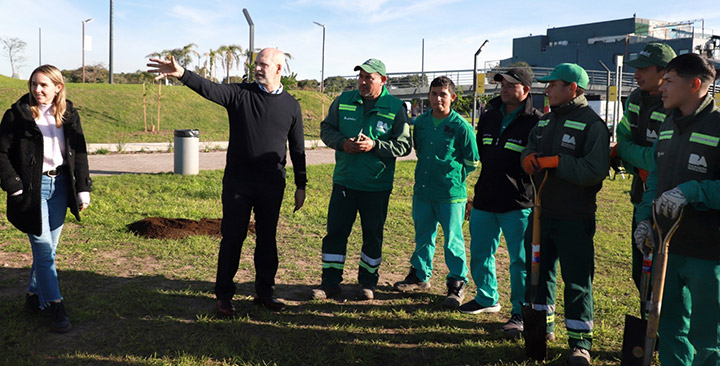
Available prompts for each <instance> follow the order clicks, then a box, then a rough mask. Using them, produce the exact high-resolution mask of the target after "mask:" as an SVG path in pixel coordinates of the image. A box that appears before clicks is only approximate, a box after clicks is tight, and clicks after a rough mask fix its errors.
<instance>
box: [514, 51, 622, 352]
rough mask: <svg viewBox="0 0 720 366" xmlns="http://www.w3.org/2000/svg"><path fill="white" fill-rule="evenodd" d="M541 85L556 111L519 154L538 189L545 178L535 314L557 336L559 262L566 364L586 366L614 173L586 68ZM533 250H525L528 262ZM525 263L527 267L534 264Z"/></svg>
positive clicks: (571, 67) (564, 68)
mask: <svg viewBox="0 0 720 366" xmlns="http://www.w3.org/2000/svg"><path fill="white" fill-rule="evenodd" d="M538 81H542V82H548V85H547V87H546V88H545V94H546V95H547V98H548V102H549V104H550V107H551V110H550V113H548V114H546V115H544V116H543V117H541V118H540V121H538V124H537V126H536V127H535V128H533V130H532V131H530V137H529V139H528V145H527V146H526V147H525V149H523V151H522V153H521V158H522V165H523V169H525V171H526V172H528V173H530V174H534V179H535V182H537V184H539V182H540V181H541V180H542V179H543V175H544V173H545V170H548V178H547V182H546V184H545V187H544V189H543V191H542V193H541V197H540V198H541V200H542V217H541V225H540V227H541V239H540V242H541V245H540V246H539V248H532V250H537V249H539V251H540V253H539V265H540V273H539V283H538V288H537V292H536V295H535V300H534V304H535V306H534V308H535V309H538V310H546V311H547V315H548V320H547V325H548V329H547V332H548V334H550V333H554V322H553V319H554V314H555V311H554V309H555V285H556V283H555V277H556V267H557V262H558V260H559V261H560V266H561V268H562V278H563V281H564V282H565V292H564V295H565V297H564V298H565V327H566V328H567V334H568V343H569V345H570V348H571V353H570V357H569V358H568V363H569V364H570V365H589V364H590V352H589V350H590V347H591V345H592V336H593V292H592V279H593V272H594V244H593V237H594V235H595V211H596V208H597V205H596V195H597V192H598V191H599V190H600V188H601V187H602V181H603V179H604V178H605V176H606V174H607V167H608V165H609V156H610V149H609V146H610V145H609V144H610V141H609V133H608V129H607V126H606V125H605V122H604V121H603V120H602V119H601V118H600V116H598V115H597V114H596V113H595V112H594V111H593V110H592V109H591V108H590V106H588V103H587V99H586V98H585V95H584V91H585V89H586V88H587V86H588V82H589V78H588V75H587V72H586V71H585V70H584V69H583V68H582V67H580V66H578V65H576V64H571V63H563V64H559V65H558V66H556V67H555V68H554V69H553V71H552V72H551V73H550V75H548V76H545V77H541V78H538ZM538 173H542V174H538ZM530 222H531V223H532V220H530ZM530 226H532V224H530ZM528 242H529V241H527V240H526V243H528ZM532 250H530V248H527V247H526V252H527V253H528V254H529V253H532ZM526 262H527V264H528V266H529V265H530V264H531V263H532V259H528V260H527V261H526ZM528 272H530V270H529V268H528ZM528 288H529V286H528ZM529 296H530V295H529V291H528V296H527V298H526V301H530V298H529ZM543 306H544V309H543Z"/></svg>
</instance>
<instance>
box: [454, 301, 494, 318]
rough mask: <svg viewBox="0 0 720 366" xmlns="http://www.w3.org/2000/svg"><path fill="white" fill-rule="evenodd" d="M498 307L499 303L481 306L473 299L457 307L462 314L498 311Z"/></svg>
mask: <svg viewBox="0 0 720 366" xmlns="http://www.w3.org/2000/svg"><path fill="white" fill-rule="evenodd" d="M500 308H501V306H500V304H499V303H497V304H495V305H491V306H482V305H480V304H478V302H477V301H475V300H474V299H473V300H470V301H468V302H466V303H464V304H462V305H461V306H460V307H459V308H458V311H459V312H461V313H463V314H479V313H497V312H498V311H500Z"/></svg>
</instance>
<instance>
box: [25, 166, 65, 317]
mask: <svg viewBox="0 0 720 366" xmlns="http://www.w3.org/2000/svg"><path fill="white" fill-rule="evenodd" d="M41 183H42V184H41V190H40V212H41V219H42V234H40V235H39V236H36V235H31V234H28V238H30V245H31V246H32V252H33V264H32V269H31V270H30V283H29V284H28V287H27V292H29V293H35V294H37V295H38V298H39V300H40V307H42V308H44V307H45V306H46V305H47V303H49V302H52V301H58V300H62V296H60V287H59V286H58V277H57V270H56V269H55V250H56V249H57V245H58V241H59V240H60V233H61V232H62V228H63V223H64V222H65V214H66V212H67V208H68V197H67V176H66V175H60V176H57V177H55V178H51V177H48V176H45V175H43V176H42V182H41Z"/></svg>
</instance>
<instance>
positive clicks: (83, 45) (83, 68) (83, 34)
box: [82, 18, 93, 84]
mask: <svg viewBox="0 0 720 366" xmlns="http://www.w3.org/2000/svg"><path fill="white" fill-rule="evenodd" d="M92 21H93V20H92V18H88V19H85V20H83V21H82V82H83V84H85V24H87V23H90V22H92Z"/></svg>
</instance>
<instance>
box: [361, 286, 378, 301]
mask: <svg viewBox="0 0 720 366" xmlns="http://www.w3.org/2000/svg"><path fill="white" fill-rule="evenodd" d="M358 299H359V300H373V299H375V287H373V286H370V285H361V286H360V294H359V295H358Z"/></svg>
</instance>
